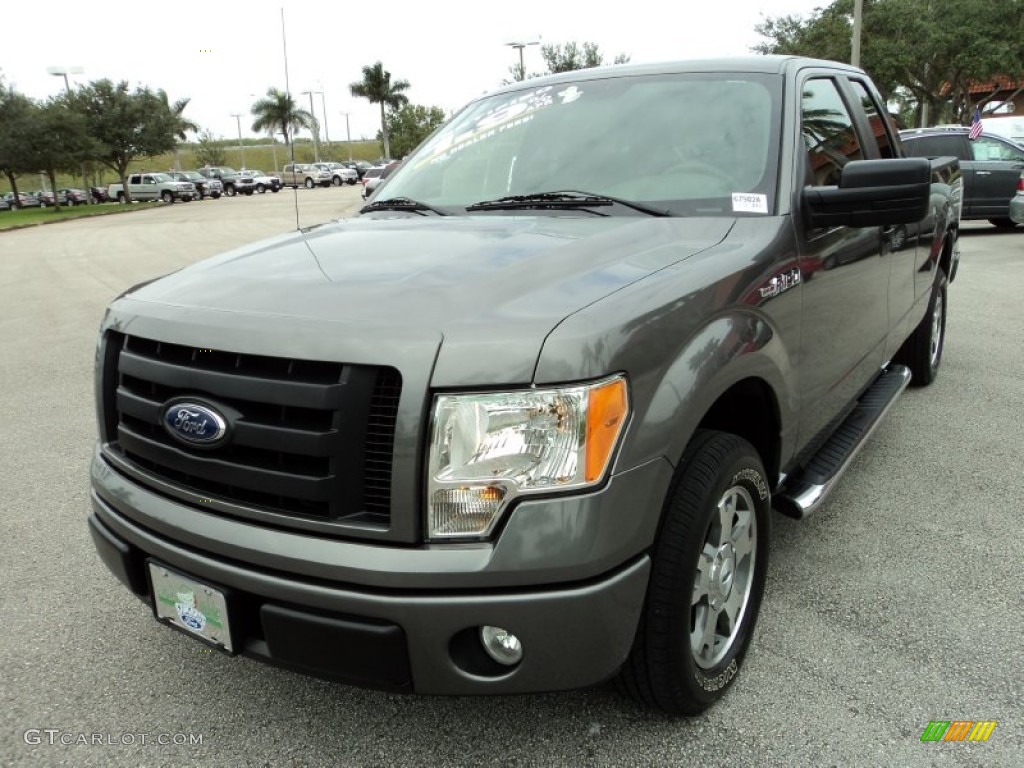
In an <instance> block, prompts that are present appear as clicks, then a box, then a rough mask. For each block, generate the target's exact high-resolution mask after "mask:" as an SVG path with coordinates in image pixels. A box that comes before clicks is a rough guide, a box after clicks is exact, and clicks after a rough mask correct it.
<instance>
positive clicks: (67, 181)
mask: <svg viewBox="0 0 1024 768" xmlns="http://www.w3.org/2000/svg"><path fill="white" fill-rule="evenodd" d="M241 149H242V150H244V154H245V163H244V166H245V167H246V168H257V169H259V170H261V171H263V172H264V173H273V172H274V157H275V154H276V156H277V167H278V168H281V166H283V165H284V164H285V163H289V162H291V158H290V157H288V150H287V149H286V148H285V146H284V144H278V145H276V146H272V145H271V144H269V143H267V141H266V140H264V141H263V142H261V143H259V144H249V143H246V142H243V144H242V148H241ZM380 153H381V145H380V142H377V141H353V142H352V159H353V160H367V161H369V162H371V163H372V162H375V161H377V160H378V159H379V158H380ZM175 154H176V155H177V161H175ZM242 154H243V152H242V151H240V150H239V147H238V144H237V143H235V144H232V143H231V142H229V141H225V142H224V163H223V165H226V166H229V167H231V168H242V166H243V163H242ZM348 157H349V146H348V143H347V142H344V141H332V142H331V143H330V145H329V146H324V145H321V147H320V159H321V160H334V161H337V160H348ZM295 162H297V163H312V162H313V144H312V142H309V141H298V142H296V144H295ZM201 165H202V164H201V163H200V162H199V161H198V160H196V158H195V153H194V152H193V146H192V145H191V144H183V145H182V146H181V148H180V149H179V150H178V151H177V153H167V154H164V155H156V156H154V157H145V158H141V159H139V160H136V161H135V162H133V163H132V164H131V165H130V166H129V168H128V171H129V173H134V172H139V171H169V170H171V169H172V168H175V167H178V168H180V169H181V170H183V171H191V170H195V169H196V168H198V167H200V166H201ZM93 181H95V182H96V183H97V184H98V185H99V186H102V187H106V186H107V185H108V184H112V183H114V182H116V181H118V179H116V178H115V177H114V172H113V171H111V170H110V169H109V168H97V175H96V177H95V178H93V176H92V174H90V182H93ZM49 186H50V183H49V182H48V181H44V180H43V179H42V178H41V177H40V176H39V174H33V173H27V174H23V175H22V176H20V177H19V178H18V191H19V192H31V191H34V190H37V189H43V188H49ZM81 186H82V177H81V175H80V174H79V175H77V176H75V175H67V174H64V175H62V174H58V175H57V188H58V189H62V188H64V187H70V188H72V189H79V188H80V187H81ZM10 191H11V189H10V185H9V184H8V183H7V180H6V179H5V178H3V177H0V195H2V194H4V193H6V192H10ZM0 213H6V211H0Z"/></svg>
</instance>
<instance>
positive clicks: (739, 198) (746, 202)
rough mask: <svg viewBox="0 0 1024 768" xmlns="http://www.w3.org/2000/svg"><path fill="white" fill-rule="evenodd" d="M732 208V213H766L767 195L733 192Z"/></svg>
mask: <svg viewBox="0 0 1024 768" xmlns="http://www.w3.org/2000/svg"><path fill="white" fill-rule="evenodd" d="M732 210H733V213H768V195H758V194H753V193H751V192H733V193H732Z"/></svg>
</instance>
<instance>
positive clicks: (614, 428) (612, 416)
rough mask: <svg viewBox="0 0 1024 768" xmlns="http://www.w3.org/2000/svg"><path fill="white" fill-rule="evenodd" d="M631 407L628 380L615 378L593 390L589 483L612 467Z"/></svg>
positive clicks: (588, 417)
mask: <svg viewBox="0 0 1024 768" xmlns="http://www.w3.org/2000/svg"><path fill="white" fill-rule="evenodd" d="M628 410H629V405H628V403H627V402H626V382H625V380H624V379H614V380H612V381H609V382H608V383H607V384H604V385H602V386H600V387H596V388H595V389H592V390H591V391H590V402H589V404H588V406H587V460H586V475H585V477H586V481H587V482H588V483H592V482H594V481H595V480H597V479H599V478H600V477H601V476H602V475H603V474H604V472H605V469H606V468H607V467H608V462H609V461H611V457H612V451H613V450H615V444H616V442H618V439H619V434H620V433H621V432H622V427H623V425H624V424H625V423H626V414H627V412H628Z"/></svg>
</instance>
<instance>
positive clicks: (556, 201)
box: [466, 189, 673, 216]
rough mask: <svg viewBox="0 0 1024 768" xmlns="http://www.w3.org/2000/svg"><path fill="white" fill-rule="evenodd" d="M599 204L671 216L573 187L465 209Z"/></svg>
mask: <svg viewBox="0 0 1024 768" xmlns="http://www.w3.org/2000/svg"><path fill="white" fill-rule="evenodd" d="M599 205H623V206H625V207H627V208H632V209H633V210H634V211H640V212H641V213H646V214H647V215H648V216H672V215H673V214H672V213H671V212H670V211H666V210H663V209H661V208H653V207H651V206H649V205H645V204H644V203H637V202H634V201H632V200H623V199H622V198H621V197H610V196H608V195H598V194H595V193H593V192H580V191H578V190H574V189H565V190H559V191H557V192H538V193H536V194H532V195H511V196H509V197H499V198H498V199H496V200H482V201H480V202H479V203H473V205H469V206H466V210H467V211H508V210H515V209H516V208H591V207H595V206H599Z"/></svg>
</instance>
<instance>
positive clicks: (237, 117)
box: [231, 112, 245, 171]
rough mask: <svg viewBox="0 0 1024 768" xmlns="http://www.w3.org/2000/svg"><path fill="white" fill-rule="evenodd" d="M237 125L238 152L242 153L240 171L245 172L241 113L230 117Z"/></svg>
mask: <svg viewBox="0 0 1024 768" xmlns="http://www.w3.org/2000/svg"><path fill="white" fill-rule="evenodd" d="M231 116H232V117H233V118H235V123H237V124H238V151H239V152H241V153H242V170H243V171H244V170H245V147H243V146H242V113H241V112H234V113H232V115H231Z"/></svg>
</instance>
